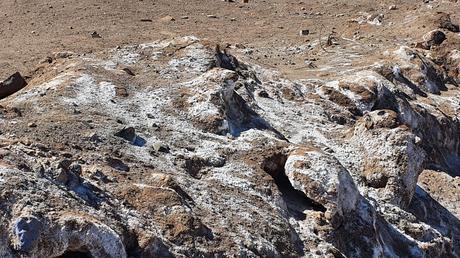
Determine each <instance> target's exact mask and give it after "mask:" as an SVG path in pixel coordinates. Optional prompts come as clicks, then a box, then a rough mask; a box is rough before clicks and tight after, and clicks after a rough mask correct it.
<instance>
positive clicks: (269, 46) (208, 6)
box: [0, 0, 459, 78]
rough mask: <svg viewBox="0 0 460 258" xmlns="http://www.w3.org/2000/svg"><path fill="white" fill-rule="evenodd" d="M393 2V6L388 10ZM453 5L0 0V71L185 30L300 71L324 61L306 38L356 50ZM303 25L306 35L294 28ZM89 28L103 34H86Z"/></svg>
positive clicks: (416, 27)
mask: <svg viewBox="0 0 460 258" xmlns="http://www.w3.org/2000/svg"><path fill="white" fill-rule="evenodd" d="M392 5H395V6H396V9H395V10H389V7H390V6H392ZM458 8H459V7H458V4H456V3H454V2H452V1H431V2H429V3H424V2H423V1H409V0H406V1H389V0H388V1H366V0H358V1H343V0H330V1H284V0H271V1H261V0H254V1H249V3H247V4H243V3H242V2H241V1H235V2H225V1H217V0H203V1H196V0H194V1H185V0H180V1H168V0H142V1H125V0H113V1H101V0H95V1H90V0H83V1H72V0H54V1H39V2H36V1H30V0H4V1H1V3H0V17H2V19H0V46H2V49H1V51H0V78H3V77H5V76H7V75H9V74H10V73H11V72H12V71H16V70H19V71H20V72H22V73H23V74H28V73H30V71H31V70H33V69H35V66H36V65H37V64H38V63H39V62H40V61H41V60H43V59H44V58H45V57H47V56H51V55H52V53H53V52H59V51H72V52H76V53H92V52H97V51H106V50H107V49H110V48H113V47H116V46H122V45H126V44H141V43H145V42H151V41H154V40H157V39H168V38H171V37H174V36H186V35H194V36H197V37H199V38H201V39H209V40H210V41H212V42H216V43H221V44H225V43H229V44H234V45H236V44H242V45H243V46H245V47H248V48H253V49H255V50H257V51H256V52H255V53H254V55H253V56H252V58H254V59H255V60H256V61H257V62H258V63H262V64H265V65H269V66H272V67H277V68H278V69H280V70H282V71H283V72H285V73H286V74H288V75H293V76H296V77H297V78H299V77H300V78H303V76H305V74H306V72H307V71H308V66H307V65H305V63H304V61H305V60H309V59H316V60H318V62H328V61H330V60H328V55H327V54H325V53H324V51H322V50H321V49H320V48H319V47H317V46H315V45H314V44H313V43H314V42H315V41H317V40H318V38H319V37H320V36H322V37H325V36H327V35H329V34H331V33H333V32H334V35H335V36H336V37H337V39H338V41H342V40H343V39H342V37H344V38H347V39H353V37H354V36H355V37H357V38H359V40H357V42H358V43H359V44H360V46H362V48H363V49H362V51H361V50H360V52H364V51H367V52H370V53H377V52H379V51H381V50H382V49H386V48H388V47H393V46H397V45H399V44H410V43H412V42H414V41H415V40H416V39H419V38H420V36H421V35H423V34H424V33H425V32H426V31H428V30H429V29H430V28H432V27H433V23H432V20H431V19H432V18H433V17H434V16H435V13H436V12H438V11H445V12H448V13H451V14H452V18H453V19H454V20H455V19H457V18H458V13H459V12H458ZM372 14H383V15H384V18H383V19H382V22H383V24H384V26H372V25H370V24H367V23H364V24H359V23H358V22H354V21H353V20H359V18H360V17H362V16H366V15H372ZM208 15H215V16H216V18H209V17H208ZM184 17H188V18H187V19H183V18H184ZM171 18H173V19H174V21H171ZM142 20H151V22H150V21H142ZM302 29H307V30H309V31H310V35H308V36H299V31H300V30H302ZM94 31H96V32H98V33H99V34H100V35H101V36H102V38H101V39H94V38H92V37H91V33H92V32H94ZM321 34H322V35H321ZM324 43H325V42H323V44H324ZM308 45H312V47H311V48H308ZM299 47H300V49H299V50H298V49H297V48H299ZM286 49H291V50H290V51H286ZM318 52H320V53H318Z"/></svg>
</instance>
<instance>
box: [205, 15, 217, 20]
mask: <svg viewBox="0 0 460 258" xmlns="http://www.w3.org/2000/svg"><path fill="white" fill-rule="evenodd" d="M207 17H208V18H212V19H216V18H217V16H216V15H214V14H208V15H207Z"/></svg>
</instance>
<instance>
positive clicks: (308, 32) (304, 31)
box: [299, 30, 310, 36]
mask: <svg viewBox="0 0 460 258" xmlns="http://www.w3.org/2000/svg"><path fill="white" fill-rule="evenodd" d="M309 34H310V30H300V32H299V35H300V36H307V35H309Z"/></svg>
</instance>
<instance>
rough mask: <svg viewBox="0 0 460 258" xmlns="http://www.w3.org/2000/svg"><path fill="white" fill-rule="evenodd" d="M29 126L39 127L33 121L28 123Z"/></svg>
mask: <svg viewBox="0 0 460 258" xmlns="http://www.w3.org/2000/svg"><path fill="white" fill-rule="evenodd" d="M27 126H28V127H30V128H35V127H37V124H36V123H34V122H32V123H28V124H27Z"/></svg>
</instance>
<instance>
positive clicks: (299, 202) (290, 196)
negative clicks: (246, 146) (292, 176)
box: [262, 153, 326, 220]
mask: <svg viewBox="0 0 460 258" xmlns="http://www.w3.org/2000/svg"><path fill="white" fill-rule="evenodd" d="M286 161H287V156H286V155H284V154H282V153H276V154H274V155H273V156H271V157H269V158H267V159H265V160H264V162H263V163H262V168H263V170H264V171H265V172H267V173H268V174H270V175H271V176H272V178H273V179H274V180H275V184H276V186H277V187H278V190H279V191H280V192H281V197H282V198H283V200H284V202H285V203H286V205H287V208H288V213H289V216H291V217H293V218H295V219H296V220H305V219H306V215H305V214H304V213H303V211H305V210H315V211H320V212H325V211H326V208H325V207H324V206H323V205H321V204H319V203H316V202H314V201H313V200H312V199H310V198H308V196H307V195H306V194H305V193H304V192H302V191H299V190H297V189H295V188H294V187H293V186H292V184H291V182H290V181H289V178H288V177H287V175H286V173H285V170H284V166H285V164H286Z"/></svg>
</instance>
